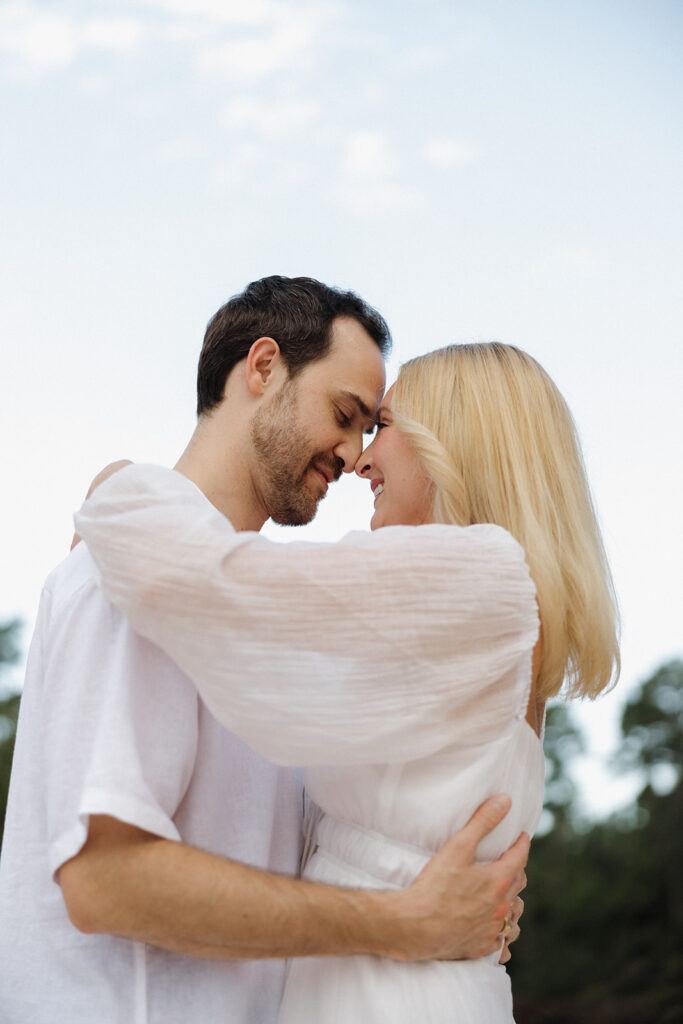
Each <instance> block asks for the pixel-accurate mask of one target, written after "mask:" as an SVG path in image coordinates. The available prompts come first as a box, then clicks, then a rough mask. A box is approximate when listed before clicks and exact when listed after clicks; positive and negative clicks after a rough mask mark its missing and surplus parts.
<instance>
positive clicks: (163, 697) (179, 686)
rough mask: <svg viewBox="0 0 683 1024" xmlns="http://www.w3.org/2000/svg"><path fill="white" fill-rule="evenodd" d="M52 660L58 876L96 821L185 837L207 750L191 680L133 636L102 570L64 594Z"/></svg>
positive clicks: (47, 683)
mask: <svg viewBox="0 0 683 1024" xmlns="http://www.w3.org/2000/svg"><path fill="white" fill-rule="evenodd" d="M77 554H79V555H82V556H83V557H84V558H86V559H87V561H88V562H90V559H89V556H88V554H87V552H86V551H83V552H82V553H74V555H73V556H71V557H76V556H77ZM42 660H43V665H42V673H41V685H42V693H41V695H40V706H39V709H37V710H36V713H35V715H34V716H33V723H32V724H33V727H34V728H39V729H40V730H41V731H42V736H41V752H40V755H41V759H42V762H43V764H44V767H45V779H44V782H43V784H42V785H43V786H44V788H45V792H46V800H45V807H46V815H47V823H46V827H47V837H48V851H49V853H48V856H49V862H50V870H51V871H52V872H53V873H54V872H56V871H57V870H58V868H59V867H60V866H61V865H62V864H63V863H64V862H65V861H66V860H68V859H70V858H71V857H73V856H75V854H76V853H78V851H79V850H80V848H81V846H82V845H83V843H84V842H85V839H86V836H87V830H88V820H89V817H90V815H92V814H104V815H109V816H111V817H114V818H118V819H119V820H121V821H124V822H126V823H128V824H131V825H135V826H136V827H138V828H140V829H143V830H144V831H147V832H151V833H153V834H155V835H159V836H162V837H164V838H166V839H179V838H180V836H179V834H178V830H177V828H176V826H175V824H174V821H173V816H174V814H175V812H176V810H177V808H178V805H179V804H180V801H181V800H182V797H183V795H184V793H185V791H186V789H187V786H188V784H189V780H190V778H191V773H192V770H193V766H194V762H195V757H196V749H197V728H198V727H197V721H198V697H197V693H196V690H195V689H194V687H193V686H192V684H191V683H190V681H189V680H187V679H185V678H183V677H182V675H181V673H180V672H179V671H178V670H177V668H176V666H175V665H174V664H173V663H172V662H171V661H170V659H169V658H168V657H167V655H165V654H164V652H163V651H161V650H159V649H157V648H155V647H154V645H153V644H151V643H149V641H147V640H145V639H143V638H142V637H140V636H138V635H137V634H136V633H135V632H134V631H133V630H132V629H131V627H130V626H129V625H128V623H127V622H126V620H125V619H124V618H123V616H122V615H121V613H120V612H119V611H117V609H116V608H114V607H113V605H111V604H110V602H108V601H107V600H106V598H105V597H104V595H103V594H102V592H101V591H100V589H99V588H98V587H97V586H96V584H95V582H94V579H93V578H92V572H91V573H90V581H89V582H86V583H85V584H84V585H83V586H81V587H79V588H78V589H77V590H76V591H75V592H73V593H72V592H66V593H65V592H62V591H60V590H59V588H57V589H56V590H55V593H54V595H53V596H52V599H51V609H50V614H49V618H48V620H47V622H46V625H45V627H44V629H43V635H42ZM35 704H36V702H35V701H34V705H35ZM36 742H37V740H36Z"/></svg>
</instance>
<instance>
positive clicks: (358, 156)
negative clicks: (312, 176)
mask: <svg viewBox="0 0 683 1024" xmlns="http://www.w3.org/2000/svg"><path fill="white" fill-rule="evenodd" d="M398 170H399V166H398V160H397V158H396V156H395V154H394V153H393V150H392V146H391V142H390V140H389V138H388V137H387V136H386V135H385V134H383V133H382V132H376V131H358V132H352V133H351V134H350V135H348V136H347V138H346V140H345V144H344V154H343V156H342V160H341V164H340V177H339V179H338V181H337V183H336V185H335V186H334V194H335V197H336V198H337V199H339V200H340V201H341V202H342V203H343V204H344V205H345V206H348V207H349V209H352V210H355V211H359V212H360V211H363V212H373V211H387V210H398V209H407V208H409V207H414V206H415V205H416V204H417V202H418V200H419V194H418V193H417V191H416V190H415V189H414V188H412V187H411V186H409V185H406V184H404V183H402V182H401V181H399V180H398V179H397V174H398Z"/></svg>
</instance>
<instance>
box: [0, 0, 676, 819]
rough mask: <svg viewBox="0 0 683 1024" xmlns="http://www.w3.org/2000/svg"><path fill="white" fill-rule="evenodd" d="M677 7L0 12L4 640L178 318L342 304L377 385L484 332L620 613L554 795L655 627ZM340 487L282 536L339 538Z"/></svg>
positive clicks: (237, 4) (164, 358) (363, 515)
mask: <svg viewBox="0 0 683 1024" xmlns="http://www.w3.org/2000/svg"><path fill="white" fill-rule="evenodd" d="M682 43H683V7H682V6H681V4H680V3H678V2H669V0H647V2H646V0H638V2H634V0H612V2H610V0H590V2H587V0H573V2H571V3H570V2H564V0H556V2H547V0H545V2H530V0H520V2H517V3H514V4H511V3H507V2H496V0H480V2H477V3H463V2H459V0H422V2H421V3H420V4H415V3H410V4H408V3H405V2H396V0H393V2H388V0H373V2H372V3H370V2H365V3H361V2H359V0H332V2H329V3H327V2H324V0H323V2H319V3H318V2H316V3H309V2H303V0H283V2H280V0H197V2H192V0H118V2H115V0H101V2H99V3H98V4H97V5H93V4H91V3H88V2H86V0H53V2H43V3H39V2H25V3H23V2H17V3H14V2H9V3H5V2H0V339H1V345H2V348H1V353H2V355H1V360H0V416H1V417H2V423H1V424H0V426H1V428H2V431H1V434H0V436H1V437H2V479H3V501H2V506H1V512H0V515H1V517H2V518H1V523H2V530H1V532H0V535H1V537H2V542H1V545H0V621H2V620H6V619H8V618H10V617H13V616H20V617H21V618H22V619H23V620H24V621H25V623H26V630H25V642H28V637H29V636H30V631H31V627H32V623H33V620H34V617H35V611H36V607H37V602H38V598H39V594H40V589H41V585H42V581H43V578H44V577H45V575H46V574H47V573H48V572H49V571H50V569H51V568H52V567H53V566H54V565H55V564H56V563H57V562H58V561H60V560H61V559H62V558H63V557H64V555H65V553H66V551H67V549H68V545H69V541H70V535H71V516H72V513H73V510H74V509H75V508H76V507H77V506H78V505H79V504H80V500H81V498H82V495H83V494H84V492H85V489H86V487H87V485H88V482H89V481H90V479H91V477H92V476H94V474H95V473H96V472H97V471H98V469H99V468H101V466H103V465H104V464H105V463H107V462H109V461H111V460H112V459H116V458H123V457H126V458H131V459H134V460H136V461H145V462H160V463H164V464H173V462H174V461H175V460H176V458H177V456H178V454H179V453H180V451H181V450H182V448H183V447H184V445H185V442H186V440H187V438H188V437H189V435H190V433H191V431H192V429H193V426H194V422H195V420H194V378H195V368H196V360H197V356H198V352H199V348H200V346H201V340H202V337H203V333H204V328H205V325H206V322H207V320H208V319H209V318H210V316H211V315H212V314H213V313H214V312H215V310H216V309H217V308H218V307H219V306H220V305H221V304H222V303H223V302H224V301H225V300H226V299H227V298H229V296H231V295H232V294H234V293H236V292H238V291H240V290H241V289H242V288H243V287H244V285H245V284H247V283H248V282H249V281H250V280H254V279H256V278H259V277H262V276H264V275H266V274H272V273H279V274H285V275H297V274H306V275H310V276H314V277H317V278H319V279H321V280H323V281H325V282H327V283H328V284H334V285H338V286H341V287H344V288H353V289H354V290H356V291H358V292H359V293H360V294H361V295H363V297H364V298H366V299H367V300H368V301H369V302H371V303H372V304H374V305H376V306H377V307H378V308H379V309H380V310H381V311H382V312H383V313H384V314H385V316H386V318H387V319H388V321H389V324H390V327H391V329H392V334H393V337H394V351H393V356H392V358H391V360H390V363H389V367H388V376H389V378H390V379H391V378H393V377H394V376H395V374H396V372H397V369H398V367H399V365H400V363H401V362H402V361H404V360H405V359H408V358H410V357H411V356H414V355H417V354H419V353H421V352H426V351H429V350H430V349H432V348H436V347H438V346H440V345H444V344H449V343H453V342H462V341H478V340H491V339H497V340H501V341H505V342H510V343H513V344H516V345H518V346H520V347H521V348H524V349H526V350H527V351H529V352H530V353H531V354H532V355H534V356H535V357H536V358H537V359H538V360H539V361H540V362H541V363H542V364H543V365H544V366H545V368H546V369H547V370H548V371H549V372H550V374H551V375H552V376H553V378H554V379H555V381H556V383H557V384H558V386H559V387H560V390H561V391H562V392H563V394H564V395H565V397H566V398H567V400H568V402H569V404H570V407H571V408H572V410H573V412H574V415H575V418H576V420H577V423H578V427H579V432H580V435H581V438H582V442H583V446H584V453H585V456H586V462H587V466H588V470H589V475H590V478H591V483H592V486H593V490H594V494H595V497H596V501H597V505H598V509H599V512H600V517H601V522H602V525H603V529H604V535H605V540H606V545H607V549H608V553H609V556H610V559H611V563H612V567H613V572H614V577H615V582H616V587H617V591H618V594H619V598H620V602H621V608H622V615H623V651H622V653H623V671H622V679H621V681H620V683H619V685H618V687H617V688H616V689H615V691H614V692H613V693H612V694H610V695H609V696H607V697H605V698H603V700H602V701H601V702H600V703H598V704H595V705H593V704H591V705H586V706H581V707H580V708H579V709H578V715H579V719H580V722H581V724H582V727H583V728H584V729H585V730H586V733H587V736H588V738H589V743H590V751H589V755H588V756H586V757H585V758H584V760H583V761H582V762H581V764H580V765H579V766H578V774H579V777H580V779H581V781H582V782H583V786H584V796H585V800H586V806H587V809H588V810H589V812H590V813H594V814H600V813H604V812H606V811H607V810H609V809H610V808H613V807H616V806H619V805H620V804H623V803H624V801H627V800H628V799H629V798H630V796H632V794H633V786H634V782H633V780H624V779H622V780H619V779H615V778H613V777H612V776H611V775H609V773H606V772H605V771H603V770H601V768H600V763H601V761H602V760H604V758H605V757H606V756H607V755H608V754H609V752H610V751H611V750H612V749H613V747H614V743H615V741H616V736H617V723H618V718H619V714H620V711H621V708H622V707H623V703H624V701H625V700H627V699H628V698H629V696H631V695H633V693H634V690H635V688H636V686H637V684H638V682H639V681H642V680H644V679H646V678H647V677H648V675H650V674H651V673H652V672H653V671H654V670H655V669H656V668H657V667H658V666H659V665H660V664H661V663H662V662H664V661H666V660H668V659H669V658H672V657H674V656H681V653H682V651H683V638H682V631H681V622H682V620H683V614H682V613H683V600H682V598H681V585H680V580H681V575H682V573H683V543H682V541H681V534H682V530H681V525H680V509H681V506H682V504H683V482H682V480H683V476H682V474H681V438H682V437H683V411H682V410H683V403H682V402H681V399H680V394H681V385H682V384H683V372H682V366H683V357H682V355H681V342H682V341H683V337H682V336H683V288H682V286H681V282H682V281H683V185H682V183H683V131H682V129H681V126H682V125H683V109H682V108H683V88H682V87H683V60H681V54H682V52H683V51H682ZM370 510H371V499H370V494H369V488H368V487H367V484H364V483H362V482H361V481H358V480H353V479H345V480H344V481H343V483H340V484H338V485H336V488H333V489H332V492H331V494H330V495H329V496H328V498H327V499H326V500H325V502H324V504H323V506H322V508H321V512H320V514H319V516H318V518H317V520H316V521H315V523H313V524H312V525H311V526H310V527H306V528H304V529H303V530H298V531H297V532H296V534H293V531H292V530H282V529H278V528H275V527H273V526H272V525H268V526H267V527H266V532H267V533H268V534H269V535H270V536H273V537H276V538H277V539H285V540H287V539H290V538H291V537H292V536H296V537H301V536H308V537H309V538H312V539H322V540H333V539H336V538H338V537H339V536H341V535H343V534H344V533H346V532H347V531H348V530H349V529H366V528H367V524H368V522H369V518H370Z"/></svg>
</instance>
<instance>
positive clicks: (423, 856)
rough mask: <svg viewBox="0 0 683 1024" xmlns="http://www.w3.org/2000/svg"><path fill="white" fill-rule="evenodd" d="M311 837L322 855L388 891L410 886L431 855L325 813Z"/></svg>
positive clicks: (417, 847)
mask: <svg viewBox="0 0 683 1024" xmlns="http://www.w3.org/2000/svg"><path fill="white" fill-rule="evenodd" d="M315 838H316V844H317V846H318V849H319V851H320V853H321V854H322V855H323V856H325V855H327V856H328V857H329V858H332V859H333V860H335V861H337V863H339V864H340V865H342V866H344V867H348V868H349V869H350V870H351V871H352V872H360V873H361V874H363V875H366V876H369V878H370V879H373V880H375V881H376V882H377V884H378V885H380V886H381V887H382V888H388V889H404V888H405V887H406V886H407V885H410V883H411V882H413V881H414V880H415V878H416V877H417V875H419V873H420V871H422V869H423V867H424V866H425V864H426V863H427V861H428V860H429V859H430V858H431V857H432V856H433V853H434V851H433V850H425V849H422V848H421V847H419V846H411V845H410V844H409V843H402V842H400V841H398V840H396V839H391V838H389V837H388V836H385V835H383V834H382V833H381V832H374V831H373V830H372V829H368V828H364V827H363V826H362V825H352V824H350V823H349V822H346V821H342V820H340V819H339V818H333V817H331V816H330V815H328V814H324V815H323V816H322V818H321V819H320V821H319V822H318V826H317V829H316V837H315Z"/></svg>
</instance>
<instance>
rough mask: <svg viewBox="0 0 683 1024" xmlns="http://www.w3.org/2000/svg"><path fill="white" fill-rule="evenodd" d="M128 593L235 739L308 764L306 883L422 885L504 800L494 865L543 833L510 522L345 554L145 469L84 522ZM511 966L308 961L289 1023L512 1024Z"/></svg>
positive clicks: (363, 538)
mask: <svg viewBox="0 0 683 1024" xmlns="http://www.w3.org/2000/svg"><path fill="white" fill-rule="evenodd" d="M76 525H77V529H78V531H79V533H80V534H81V535H82V536H83V537H84V539H85V540H86V542H87V543H88V545H89V547H90V550H91V553H92V555H93V558H94V560H95V562H96V564H97V566H98V569H99V571H100V573H101V576H102V585H103V587H104V589H105V591H106V593H107V594H108V596H109V597H110V598H111V599H112V600H113V601H114V603H115V604H117V605H118V606H119V607H121V608H122V610H123V611H124V612H125V613H126V615H127V616H128V617H129V619H130V620H131V622H132V624H133V625H134V627H135V628H136V630H138V631H139V632H140V633H142V634H143V635H145V636H147V637H149V638H150V639H151V640H153V641H154V642H155V643H156V644H158V645H159V646H160V647H162V648H163V649H165V650H166V651H167V652H168V653H169V654H170V655H171V657H173V658H174V660H175V661H177V663H178V664H179V665H180V667H181V668H182V669H183V671H184V672H185V673H186V674H187V675H189V676H190V678H192V679H193V680H194V681H195V683H196V685H197V687H198V689H199V692H200V694H201V696H202V697H203V699H204V701H205V702H206V703H207V704H208V706H209V708H210V709H211V710H212V712H213V713H214V714H215V715H216V717H217V718H218V719H219V720H220V721H222V722H223V723H224V724H225V725H226V726H227V727H228V728H229V729H230V730H231V731H233V732H235V733H237V734H238V735H239V736H241V737H242V738H243V739H245V740H246V741H247V742H248V743H249V744H250V745H252V746H253V747H254V748H255V749H256V750H258V751H259V752H260V753H262V754H264V755H265V756H267V757H269V758H270V759H271V760H273V761H276V762H278V763H280V764H290V765H304V766H306V770H305V775H304V778H305V784H306V787H307V790H308V793H309V795H310V797H311V799H312V800H313V801H314V802H315V803H316V804H317V805H318V807H319V808H320V809H321V811H322V817H321V820H320V821H319V822H318V825H317V831H316V844H317V847H316V849H315V852H314V854H313V856H312V857H311V858H310V860H309V862H308V864H307V866H306V869H305V875H306V877H307V878H309V879H312V880H316V881H321V882H328V883H331V884H335V885H347V886H354V887H367V888H382V889H387V888H402V887H404V886H406V885H409V884H410V883H411V882H412V881H413V879H414V878H415V877H416V875H417V874H418V873H419V871H420V870H421V869H422V868H423V867H424V865H425V864H426V862H427V861H428V859H429V858H430V856H431V854H432V853H433V852H434V851H435V850H436V849H438V847H440V846H441V845H442V844H443V842H444V841H445V840H446V839H447V838H448V837H449V836H450V835H451V834H452V833H453V832H455V831H457V830H458V829H459V828H461V827H462V826H463V825H464V824H465V823H466V822H467V820H468V818H469V817H470V815H471V814H472V813H473V812H474V811H475V810H476V808H477V807H478V806H479V804H480V803H481V802H482V801H483V800H484V799H485V798H486V797H488V796H490V795H492V794H493V793H498V792H507V793H508V794H509V795H510V797H511V798H512V809H511V811H510V813H509V814H508V815H507V817H506V818H505V819H504V821H503V822H502V823H501V825H500V826H499V827H498V828H497V829H495V831H494V832H493V833H491V835H489V836H488V837H487V838H486V839H485V840H484V841H483V842H482V844H481V845H480V847H479V850H478V851H477V859H479V860H481V861H487V860H492V859H494V858H496V857H498V856H500V854H502V853H503V852H504V850H505V849H506V848H507V847H508V846H509V845H510V844H511V843H512V842H514V840H515V839H516V838H517V837H518V835H519V833H520V832H521V831H522V830H525V831H527V832H529V833H530V834H532V833H533V831H534V830H535V827H536V825H537V823H538V818H539V816H540V812H541V806H542V796H543V778H544V760H543V752H542V747H541V744H540V742H539V740H538V738H537V736H536V734H535V733H534V732H533V730H532V729H531V728H530V727H529V725H528V724H527V722H526V721H525V714H526V707H527V702H528V697H529V689H530V683H531V660H532V652H533V647H534V644H535V642H536V639H537V636H538V615H537V609H536V600H535V587H534V585H533V582H532V580H531V578H530V576H529V571H528V567H527V565H526V562H525V560H524V553H523V551H522V549H521V548H520V547H519V545H518V544H517V542H516V541H515V540H514V539H513V538H512V537H511V536H510V535H509V534H508V533H507V532H506V531H505V530H502V529H501V528H500V527H497V526H491V525H478V526H471V527H467V528H460V527H455V526H438V525H434V526H420V527H388V528H385V529H383V530H379V531H376V532H375V533H372V534H370V533H368V534H364V533H358V534H351V535H349V536H348V537H347V538H345V539H344V540H343V541H341V542H339V543H337V544H306V543H301V542H299V543H292V544H286V545H283V544H276V543H273V542H269V541H267V540H265V539H263V538H261V537H259V536H258V534H254V533H237V532H235V531H234V530H233V528H232V526H231V525H230V523H228V521H227V520H226V519H225V518H224V517H223V516H222V515H221V514H220V513H219V512H218V511H217V510H216V509H215V508H214V507H213V506H212V505H211V504H210V503H209V502H208V501H207V500H206V498H205V497H204V496H203V495H202V494H201V492H200V491H199V490H198V489H197V488H196V487H194V485H193V484H191V483H190V482H189V481H187V480H186V479H185V478H183V477H182V476H180V475H179V474H177V473H174V472H172V471H169V470H164V469H160V468H158V467H150V466H133V467H128V468H127V469H125V470H123V471H122V472H120V473H118V474H116V475H115V476H114V477H112V478H111V479H110V480H109V481H107V482H106V483H105V484H104V485H102V487H101V488H99V489H98V490H97V491H96V492H95V495H94V496H93V498H91V499H90V500H89V501H88V502H87V503H86V504H85V505H84V506H83V508H82V510H81V512H80V513H79V514H78V516H77V517H76ZM497 960H498V954H497V953H495V954H492V955H491V956H488V957H483V958H481V959H479V960H468V961H460V962H435V961H430V962H426V963H418V964H406V963H398V962H395V961H392V960H387V959H381V958H379V957H366V956H357V957H325V958H310V959H296V960H293V961H292V962H291V964H290V966H289V971H288V977H287V984H286V987H285V996H284V1000H283V1003H282V1008H281V1017H280V1021H281V1024H308V1022H314V1021H315V1022H320V1024H332V1022H338V1024H359V1022H364V1021H368V1022H372V1024H381V1022H384V1021H386V1022H387V1024H388V1022H391V1024H414V1022H416V1021H419V1022H421V1024H422V1022H424V1024H447V1022H448V1024H451V1022H452V1024H510V1022H511V1021H512V1019H513V1018H512V1000H511V995H510V986H509V980H508V976H507V973H506V971H505V969H504V968H503V967H501V966H499V965H498V963H497Z"/></svg>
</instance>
